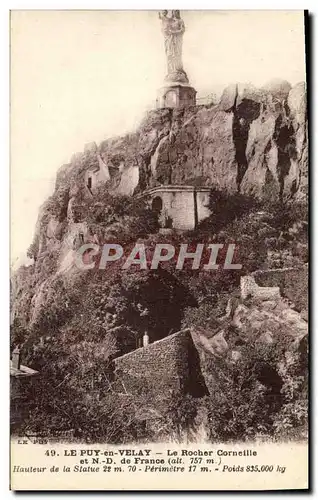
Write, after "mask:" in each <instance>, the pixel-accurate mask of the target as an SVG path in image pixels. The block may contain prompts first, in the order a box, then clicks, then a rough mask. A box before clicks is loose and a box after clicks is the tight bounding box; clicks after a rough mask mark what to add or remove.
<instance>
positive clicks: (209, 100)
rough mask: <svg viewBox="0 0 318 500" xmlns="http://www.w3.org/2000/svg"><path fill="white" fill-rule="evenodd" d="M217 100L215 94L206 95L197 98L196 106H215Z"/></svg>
mask: <svg viewBox="0 0 318 500" xmlns="http://www.w3.org/2000/svg"><path fill="white" fill-rule="evenodd" d="M217 102H218V99H217V97H216V95H215V94H208V95H206V96H204V97H197V99H196V103H197V106H200V105H201V106H209V105H211V104H217Z"/></svg>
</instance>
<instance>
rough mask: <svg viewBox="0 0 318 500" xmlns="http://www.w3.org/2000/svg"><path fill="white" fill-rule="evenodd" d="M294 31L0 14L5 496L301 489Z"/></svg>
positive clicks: (304, 330)
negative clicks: (6, 151) (6, 53)
mask: <svg viewBox="0 0 318 500" xmlns="http://www.w3.org/2000/svg"><path fill="white" fill-rule="evenodd" d="M307 29H308V12H307V11H303V10H277V11H275V10H249V11H247V10H246V11H245V10H235V11H234V10H224V11H222V10H160V11H159V10H131V11H129V10H121V11H120V10H117V11H116V10H65V11H63V10H13V11H11V14H10V37H11V40H10V78H11V83H10V94H11V95H10V123H11V124H10V126H11V129H10V134H11V151H10V156H11V166H10V172H11V174H10V176H11V184H10V191H11V221H10V224H11V256H10V432H11V488H12V489H14V490H15V489H17V490H27V489H32V490H36V489H81V488H82V487H83V485H84V483H85V481H86V483H85V485H84V487H83V489H92V490H93V489H115V490H117V489H118V490H122V489H132V490H133V489H138V488H140V487H141V486H138V484H137V482H136V481H137V479H136V478H142V480H144V481H146V482H145V486H144V488H147V489H156V490H160V489H181V490H182V489H197V490H200V489H202V490H214V489H223V490H227V489H236V490H248V489H251V488H252V489H276V488H277V489H306V488H308V463H307V460H308V398H309V396H308V272H309V271H308V260H309V259H308V253H309V245H308V201H309V200H308V198H309V188H308V168H309V167H308V161H309V160H308V158H309V153H308V135H309V132H308V110H307V84H306V43H307V42H306V30H307ZM307 35H308V34H307ZM8 362H9V360H8ZM289 461H290V462H289ZM54 467H55V468H57V470H56V469H54ZM295 471H297V473H296V472H295ZM253 472H254V474H250V473H253ZM152 473H154V474H152ZM155 475H156V479H154V476H155ZM56 477H59V479H58V480H57V479H56ZM110 478H111V479H110ZM123 478H124V480H123ZM191 478H192V479H191ZM54 481H55V482H56V481H57V483H56V485H55V483H54ZM174 481H175V482H176V484H175V485H174V484H173V482H174ZM191 481H192V482H191ZM190 482H191V485H190ZM125 483H126V484H125ZM150 485H151V486H150Z"/></svg>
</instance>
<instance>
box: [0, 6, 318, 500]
mask: <svg viewBox="0 0 318 500" xmlns="http://www.w3.org/2000/svg"><path fill="white" fill-rule="evenodd" d="M317 5H318V4H317V1H316V0H315V1H314V0H311V1H307V2H306V5H304V2H302V1H292V0H285V1H282V0H280V1H277V0H266V1H258V2H257V4H256V2H255V1H241V2H237V1H233V0H232V1H230V0H222V1H220V0H218V1H214V2H208V1H207V0H196V1H193V0H192V1H190V0H183V1H182V2H180V1H175V2H170V1H168V0H166V1H165V2H158V1H154V2H152V3H151V5H150V3H149V0H148V1H145V0H143V1H141V0H139V1H135V2H129V1H124V0H115V1H114V0H111V1H110V0H108V1H105V0H93V1H91V2H89V1H87V0H85V1H83V0H76V1H75V0H63V1H61V0H55V1H54V2H53V1H49V0H37V1H25V0H12V1H11V2H10V1H7V0H3V1H2V2H1V7H0V13H1V25H0V26H1V29H0V33H1V35H0V36H1V38H0V40H1V43H0V60H1V69H2V71H1V75H2V78H1V100H2V106H1V130H0V134H1V135H0V138H1V145H2V148H1V153H2V162H1V165H2V170H1V183H0V189H1V194H0V205H1V207H0V214H1V224H0V228H1V235H2V242H1V246H0V252H1V254H0V255H1V263H2V273H1V280H0V294H1V296H0V297H1V300H0V304H1V315H0V319H1V340H2V349H1V351H0V352H1V356H2V358H1V364H0V366H1V368H2V370H3V373H2V374H1V375H2V376H1V385H2V388H3V389H4V391H1V399H2V412H1V425H0V429H1V434H2V435H1V441H0V442H1V452H2V459H3V460H2V461H1V465H2V466H1V467H0V470H1V490H0V491H1V498H4V499H7V498H10V497H11V495H12V492H9V490H8V484H9V464H8V456H9V431H8V403H9V391H8V388H9V376H8V373H9V370H8V356H9V348H8V327H9V314H8V303H9V300H8V297H9V286H8V283H9V244H8V235H9V166H8V165H9V147H8V146H9V123H8V116H9V99H8V96H9V50H8V46H9V10H13V9H45V10H47V9H50V10H55V9H61V10H64V9H76V10H77V9H85V10H90V9H100V10H104V9H113V10H119V9H123V10H124V9H127V10H128V9H130V10H133V9H145V10H147V9H149V8H151V9H154V10H159V9H163V8H171V7H172V8H179V9H183V10H187V9H193V10H194V9H195V10H198V9H211V8H213V9H218V10H225V9H233V10H236V9H239V10H268V9H272V10H276V9H279V10H292V9H299V10H303V9H304V8H306V9H308V10H309V12H310V13H311V14H312V15H313V16H314V17H316V15H317ZM313 24H316V20H315V19H314V23H313ZM314 27H315V26H312V28H314ZM269 36H270V27H269ZM312 38H313V39H312V51H313V52H315V53H313V54H312V68H311V71H312V72H313V74H312V77H311V79H312V89H311V90H312V95H311V103H310V104H311V113H312V123H311V134H310V138H311V144H310V148H311V150H312V154H311V178H310V181H311V186H312V204H313V206H312V212H311V218H312V221H311V222H312V225H311V236H312V238H313V247H312V249H311V251H312V253H311V259H312V269H311V277H312V278H314V280H312V281H314V282H316V277H317V274H316V273H317V272H318V271H317V268H316V269H315V268H314V262H316V261H317V257H318V256H317V248H316V244H315V240H314V236H315V235H316V234H318V227H317V226H318V223H317V221H318V217H317V216H316V215H318V214H317V211H318V207H317V203H316V202H315V199H317V196H318V185H317V184H318V180H317V179H318V176H317V175H315V169H316V163H315V159H316V148H317V143H316V141H315V136H314V131H315V130H317V121H318V119H317V97H316V96H315V95H314V89H315V88H316V85H315V82H316V81H317V66H318V65H317V37H316V35H315V34H314V33H313V34H312ZM313 70H314V71H313ZM311 309H312V311H313V316H314V317H313V318H312V323H313V324H314V320H315V314H314V312H315V311H316V310H317V309H318V299H317V296H314V298H313V301H312V307H311ZM311 333H312V334H315V332H314V328H313V325H312V326H311ZM312 344H314V343H312ZM316 350H317V341H316V342H315V344H314V345H312V353H311V359H312V370H313V369H314V365H315V361H316V360H317V359H318V356H317V355H316V354H317V353H316ZM316 376H317V372H316V373H315V377H313V378H314V380H313V379H312V382H313V383H312V385H313V386H314V387H316V386H317V384H315V382H317V380H316ZM315 399H316V398H315V394H314V391H313V387H312V408H311V412H312V421H313V424H314V421H315V420H316V419H315V418H314V416H315V404H314V403H315ZM316 436H317V433H316ZM312 445H314V443H313V442H312ZM312 476H314V473H313V474H312ZM312 481H314V477H312ZM278 494H279V493H278ZM39 495H41V496H42V495H43V493H42V494H40V493H37V495H34V494H30V495H28V496H31V497H35V496H36V497H38V496H39ZM59 496H60V497H61V498H63V497H66V494H65V495H64V494H61V493H59ZM119 496H123V495H110V494H109V493H108V494H107V497H108V498H110V497H114V498H119ZM165 496H166V497H169V496H172V495H167V494H165ZM187 496H188V495H187ZM191 496H192V495H191ZM193 496H195V495H194V494H193ZM213 496H214V497H217V496H219V494H217V493H214V494H213ZM227 496H230V495H222V496H221V497H220V498H226V497H227ZM249 496H250V495H249ZM252 496H254V495H252ZM255 496H256V494H255ZM81 497H82V498H91V497H92V495H91V494H88V493H87V494H83V495H81Z"/></svg>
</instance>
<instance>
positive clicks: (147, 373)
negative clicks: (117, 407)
mask: <svg viewBox="0 0 318 500" xmlns="http://www.w3.org/2000/svg"><path fill="white" fill-rule="evenodd" d="M114 365H115V381H114V384H113V386H114V389H115V390H116V391H118V392H127V393H129V394H133V395H139V396H144V397H145V398H146V399H147V400H148V401H149V402H151V401H153V400H154V399H156V400H157V399H158V398H159V399H160V398H161V397H165V398H168V397H169V395H170V396H173V395H175V394H176V393H179V394H191V395H192V396H194V397H201V396H203V395H204V394H206V393H207V389H206V386H205V382H204V379H203V376H202V374H201V369H200V363H199V355H198V352H197V350H196V348H195V346H194V343H193V340H192V336H191V333H190V332H189V331H188V330H186V331H181V332H178V333H175V334H173V335H170V336H169V337H166V338H164V339H161V340H159V341H157V342H154V343H152V344H149V345H148V346H147V347H143V348H140V349H137V350H135V351H133V352H130V353H128V354H125V355H123V356H121V357H119V358H116V359H115V360H114Z"/></svg>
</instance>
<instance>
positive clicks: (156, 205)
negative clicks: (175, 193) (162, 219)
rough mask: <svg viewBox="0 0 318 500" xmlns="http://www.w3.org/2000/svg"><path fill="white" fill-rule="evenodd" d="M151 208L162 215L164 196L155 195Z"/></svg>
mask: <svg viewBox="0 0 318 500" xmlns="http://www.w3.org/2000/svg"><path fill="white" fill-rule="evenodd" d="M151 208H152V210H153V211H154V212H155V213H156V214H157V215H160V213H161V210H162V198H161V197H160V196H155V198H154V199H153V200H152V204H151Z"/></svg>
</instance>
